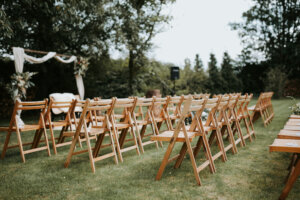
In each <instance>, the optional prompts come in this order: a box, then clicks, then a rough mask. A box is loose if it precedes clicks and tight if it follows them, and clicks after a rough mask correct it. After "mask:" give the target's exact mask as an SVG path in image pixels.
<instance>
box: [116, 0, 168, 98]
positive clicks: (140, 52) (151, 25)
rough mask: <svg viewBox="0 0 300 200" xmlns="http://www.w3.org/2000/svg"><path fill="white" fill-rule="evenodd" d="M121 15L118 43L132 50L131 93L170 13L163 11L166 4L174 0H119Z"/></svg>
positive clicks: (119, 18) (118, 7)
mask: <svg viewBox="0 0 300 200" xmlns="http://www.w3.org/2000/svg"><path fill="white" fill-rule="evenodd" d="M115 2H116V4H115V6H114V7H115V9H116V12H118V13H117V15H116V16H118V17H117V19H116V20H115V21H116V22H117V23H116V27H117V28H116V33H115V35H116V46H118V48H120V47H119V46H120V45H124V46H125V48H126V50H127V51H128V57H129V62H128V68H129V81H128V86H129V89H130V92H131V94H133V93H134V79H135V77H136V76H137V74H138V73H139V70H140V69H141V68H143V66H144V64H145V61H146V53H147V52H148V50H149V49H150V48H151V47H152V42H151V41H152V39H153V37H154V36H155V35H156V34H157V33H158V32H159V31H160V28H161V26H162V25H163V24H165V23H167V22H168V21H169V20H170V17H169V16H167V15H163V14H162V8H163V6H164V5H166V4H168V3H172V2H174V0H142V1H141V0H130V1H115Z"/></svg>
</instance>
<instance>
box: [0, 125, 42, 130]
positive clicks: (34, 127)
mask: <svg viewBox="0 0 300 200" xmlns="http://www.w3.org/2000/svg"><path fill="white" fill-rule="evenodd" d="M40 128H42V127H41V126H40V125H39V124H25V125H24V126H23V127H21V128H19V130H20V131H33V130H38V129H40ZM16 129H17V128H16V127H15V126H13V127H12V131H16ZM8 130H9V127H0V131H8Z"/></svg>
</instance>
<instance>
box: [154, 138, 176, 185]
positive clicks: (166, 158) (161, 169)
mask: <svg viewBox="0 0 300 200" xmlns="http://www.w3.org/2000/svg"><path fill="white" fill-rule="evenodd" d="M174 145H175V140H173V141H171V142H170V143H169V145H168V148H167V150H166V153H165V155H164V158H163V160H162V162H161V165H160V167H159V169H158V172H157V174H156V177H155V180H160V179H161V177H162V174H163V172H164V170H165V168H166V166H167V164H168V161H169V157H170V155H171V153H172V150H173V148H174Z"/></svg>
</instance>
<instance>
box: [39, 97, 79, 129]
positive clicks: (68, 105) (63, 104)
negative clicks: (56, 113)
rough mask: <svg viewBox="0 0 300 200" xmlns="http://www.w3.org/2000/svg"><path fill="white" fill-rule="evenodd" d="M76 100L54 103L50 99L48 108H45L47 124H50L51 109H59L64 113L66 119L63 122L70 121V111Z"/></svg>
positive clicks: (52, 99)
mask: <svg viewBox="0 0 300 200" xmlns="http://www.w3.org/2000/svg"><path fill="white" fill-rule="evenodd" d="M75 101H76V100H75V99H73V100H71V101H55V100H54V98H52V97H51V98H50V101H49V106H48V108H47V112H46V118H45V120H46V121H47V122H49V123H51V122H52V118H51V115H52V114H51V110H52V109H60V110H63V111H64V113H66V117H65V120H70V119H71V111H72V109H73V107H74V102H75Z"/></svg>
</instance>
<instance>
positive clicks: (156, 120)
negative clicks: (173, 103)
mask: <svg viewBox="0 0 300 200" xmlns="http://www.w3.org/2000/svg"><path fill="white" fill-rule="evenodd" d="M154 121H155V122H163V121H165V119H164V118H162V117H155V118H154Z"/></svg>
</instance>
